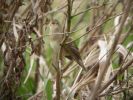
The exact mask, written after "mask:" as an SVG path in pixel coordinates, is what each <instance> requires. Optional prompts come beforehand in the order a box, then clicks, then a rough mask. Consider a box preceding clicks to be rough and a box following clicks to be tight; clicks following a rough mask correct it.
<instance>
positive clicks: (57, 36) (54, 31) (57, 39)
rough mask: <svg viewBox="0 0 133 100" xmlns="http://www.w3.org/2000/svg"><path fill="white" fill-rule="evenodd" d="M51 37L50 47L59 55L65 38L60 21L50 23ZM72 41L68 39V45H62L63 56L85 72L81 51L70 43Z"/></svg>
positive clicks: (54, 20)
mask: <svg viewBox="0 0 133 100" xmlns="http://www.w3.org/2000/svg"><path fill="white" fill-rule="evenodd" d="M50 31H51V32H50V35H51V41H52V42H50V45H51V47H52V48H53V51H54V53H58V52H59V50H60V48H61V42H62V40H63V37H64V33H63V31H62V27H61V24H60V23H59V21H58V20H56V19H53V20H52V21H51V23H50ZM70 41H72V39H71V38H70V37H68V39H67V40H66V43H65V44H64V45H62V51H63V55H64V56H65V57H66V58H67V59H69V60H74V61H75V62H76V63H77V64H78V65H79V66H81V68H82V69H83V70H86V68H85V66H84V63H83V61H82V59H81V56H80V53H79V50H78V48H77V46H76V44H75V43H74V42H70Z"/></svg>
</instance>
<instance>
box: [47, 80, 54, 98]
mask: <svg viewBox="0 0 133 100" xmlns="http://www.w3.org/2000/svg"><path fill="white" fill-rule="evenodd" d="M45 91H46V95H47V100H52V94H53V88H52V81H51V80H50V79H48V81H47V83H46V87H45Z"/></svg>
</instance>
